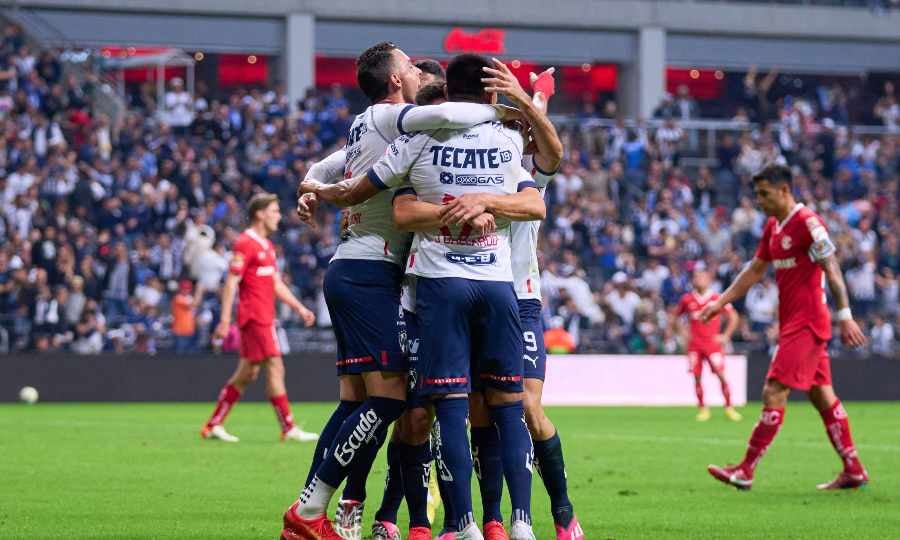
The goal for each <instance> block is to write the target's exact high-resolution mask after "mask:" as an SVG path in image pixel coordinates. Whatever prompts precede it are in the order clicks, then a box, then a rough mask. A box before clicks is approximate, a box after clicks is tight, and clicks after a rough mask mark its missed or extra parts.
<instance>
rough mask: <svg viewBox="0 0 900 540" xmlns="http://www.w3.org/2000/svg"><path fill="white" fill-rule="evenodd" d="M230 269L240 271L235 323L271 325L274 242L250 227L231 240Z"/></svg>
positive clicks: (273, 309) (238, 272)
mask: <svg viewBox="0 0 900 540" xmlns="http://www.w3.org/2000/svg"><path fill="white" fill-rule="evenodd" d="M233 251H234V254H233V256H232V259H231V265H230V271H231V273H233V274H236V275H239V276H240V277H241V281H240V283H239V285H238V300H239V304H238V326H244V325H245V324H246V323H248V322H250V321H252V322H254V323H257V324H262V325H270V324H272V323H273V322H274V320H275V274H276V273H277V267H276V255H275V246H274V245H273V244H272V242H271V240H269V239H268V238H263V237H261V236H260V235H258V234H257V233H255V232H254V231H253V230H252V229H247V230H245V231H244V232H242V233H241V234H240V235H239V236H238V238H237V240H236V241H235V243H234V248H233Z"/></svg>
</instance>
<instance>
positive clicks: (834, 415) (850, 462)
mask: <svg viewBox="0 0 900 540" xmlns="http://www.w3.org/2000/svg"><path fill="white" fill-rule="evenodd" d="M809 401H810V402H811V403H812V404H813V406H814V407H815V408H816V409H817V410H818V411H819V414H820V415H821V416H822V422H824V424H825V432H826V433H827V434H828V439H829V440H830V441H831V446H833V447H834V450H835V452H837V454H838V456H839V457H840V458H841V464H842V465H843V470H842V471H841V472H840V473H839V474H838V475H837V477H836V478H835V479H834V480H832V481H831V482H826V483H824V484H819V485H818V486H816V487H818V488H819V489H848V488H858V487H862V486H864V485H865V484H866V483H868V481H869V475H868V473H867V472H866V469H865V467H863V464H862V462H860V460H859V454H858V453H857V452H856V446H855V445H854V444H853V437H852V436H851V434H850V420H849V418H848V417H847V411H845V410H844V406H843V405H842V404H841V400H840V399H838V397H837V395H836V394H835V393H834V387H833V386H831V385H822V386H813V387H812V388H810V389H809Z"/></svg>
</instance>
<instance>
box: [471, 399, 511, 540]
mask: <svg viewBox="0 0 900 540" xmlns="http://www.w3.org/2000/svg"><path fill="white" fill-rule="evenodd" d="M469 424H470V425H471V432H472V469H473V471H474V472H475V476H476V477H477V478H478V489H479V490H480V491H481V505H482V512H483V514H482V515H483V519H482V530H483V531H484V537H485V540H507V539H508V538H509V537H508V536H507V534H506V529H505V528H504V527H503V514H502V513H501V511H500V501H501V499H502V498H503V461H502V458H501V453H500V435H499V433H497V428H496V427H495V426H494V423H493V422H491V417H490V413H489V412H488V408H487V403H485V398H484V394H483V393H481V392H472V393H471V394H470V395H469Z"/></svg>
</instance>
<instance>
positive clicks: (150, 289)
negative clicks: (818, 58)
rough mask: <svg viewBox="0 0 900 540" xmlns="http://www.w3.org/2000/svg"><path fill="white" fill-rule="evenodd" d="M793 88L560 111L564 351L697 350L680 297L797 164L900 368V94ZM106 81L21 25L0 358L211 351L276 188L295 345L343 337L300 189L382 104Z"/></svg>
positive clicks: (766, 300) (557, 234) (773, 301)
mask: <svg viewBox="0 0 900 540" xmlns="http://www.w3.org/2000/svg"><path fill="white" fill-rule="evenodd" d="M778 76H779V74H778V73H776V72H770V73H766V74H762V73H760V74H757V73H756V72H755V70H753V71H751V72H749V73H747V74H746V77H744V79H743V81H742V85H741V89H742V90H741V93H740V94H739V95H737V96H736V95H734V94H729V95H730V98H729V101H728V103H724V104H723V103H718V104H712V105H710V104H705V105H704V107H706V108H707V109H708V110H709V108H710V107H712V108H713V109H715V110H719V111H724V112H723V113H722V115H723V116H724V118H727V119H730V120H732V122H729V123H728V126H729V127H723V128H721V129H719V130H716V131H712V130H710V129H706V130H705V131H701V130H699V129H697V128H696V127H694V126H693V124H691V123H692V122H695V121H696V120H697V119H698V118H700V117H701V115H702V114H703V111H702V107H701V106H700V105H698V103H697V101H696V100H695V99H694V98H692V96H691V95H690V93H689V91H688V89H687V87H686V86H684V87H679V88H678V91H677V92H676V93H674V94H673V95H666V96H665V98H664V99H663V101H662V102H661V103H660V105H659V107H658V108H657V110H656V113H655V115H654V116H655V118H654V119H648V120H646V121H641V120H639V121H637V122H631V121H626V120H624V119H622V118H619V117H618V116H617V114H616V104H615V102H614V101H611V100H603V101H598V102H596V103H595V102H590V103H585V104H583V106H581V107H580V108H579V109H578V111H577V112H575V113H574V114H568V115H566V116H560V117H558V118H555V120H557V125H558V127H559V130H560V134H561V136H562V139H563V141H564V145H565V149H566V154H565V160H564V163H563V164H562V166H561V169H560V172H559V174H558V175H557V177H556V179H555V180H554V182H553V183H552V184H551V185H550V186H549V188H548V191H547V194H546V199H547V202H548V210H549V211H548V217H547V220H546V222H545V223H544V224H543V225H542V227H541V236H540V257H541V264H542V269H543V278H542V289H543V293H544V315H545V324H546V326H547V328H552V329H553V332H552V333H551V336H553V338H554V339H557V338H558V343H559V347H558V348H559V350H571V349H573V347H574V348H575V349H576V350H578V351H603V352H647V353H658V352H676V351H678V350H680V348H681V347H682V345H683V343H682V342H681V336H679V335H678V334H677V332H675V331H674V330H673V327H672V315H671V313H672V311H671V308H672V306H674V305H675V304H677V302H678V299H679V298H680V296H681V295H682V294H683V293H684V292H686V291H688V290H689V287H690V275H691V272H692V270H694V269H695V268H698V267H701V266H702V267H704V268H707V269H710V270H712V272H713V273H714V275H715V279H716V281H715V285H714V288H715V289H717V290H721V289H723V288H724V287H726V286H727V285H728V284H729V283H730V282H731V280H733V279H734V277H735V276H736V274H737V273H738V272H739V271H740V269H741V267H742V265H743V264H744V262H745V261H747V260H748V259H749V258H750V257H752V256H753V254H754V251H755V249H756V245H757V242H758V239H759V237H760V234H761V231H762V227H763V224H764V221H765V218H764V216H763V215H762V214H761V212H760V211H759V210H758V209H756V208H755V206H754V202H753V196H752V192H751V188H750V176H751V174H752V173H753V172H754V171H756V170H757V169H759V168H761V166H762V165H763V164H765V163H768V162H772V161H781V162H784V163H787V164H789V165H790V166H792V167H793V168H794V170H795V173H796V185H795V191H796V194H797V196H798V198H799V200H801V201H803V202H804V203H805V204H807V205H809V206H811V207H812V208H813V209H814V210H816V211H817V212H819V213H820V214H821V215H822V216H823V218H824V219H825V220H826V222H827V223H828V227H829V230H830V231H831V234H832V236H833V238H834V240H835V242H836V244H837V246H838V253H839V256H840V259H841V264H842V267H843V268H844V270H845V277H846V280H847V283H848V287H849V290H850V296H851V300H852V306H853V310H854V312H855V314H856V315H857V318H858V319H859V320H860V321H861V323H862V325H863V327H864V329H865V331H866V332H867V334H868V335H869V336H870V339H871V342H870V350H871V352H875V353H879V354H894V353H895V351H896V346H897V343H896V338H895V329H896V327H897V322H898V317H900V309H898V306H900V304H898V301H900V300H898V291H900V289H898V287H900V284H898V278H897V273H898V272H900V251H898V242H900V218H898V178H900V128H898V125H900V105H898V97H900V92H898V91H897V90H896V89H895V85H894V82H892V81H886V82H885V83H884V85H883V88H882V89H881V92H880V95H876V96H872V98H871V99H868V98H866V96H860V95H856V94H854V93H853V92H852V91H851V89H846V88H844V87H842V86H840V85H838V84H833V85H821V86H818V87H815V88H812V89H809V90H807V91H805V92H803V93H797V94H791V93H787V92H775V91H772V86H773V82H774V81H775V80H776V78H777V77H778ZM97 84H99V81H97V80H96V79H93V78H91V77H82V78H78V77H74V76H66V75H64V70H63V69H62V66H61V63H60V60H59V58H58V57H57V55H56V54H55V53H53V52H50V51H43V52H35V51H33V50H31V49H30V47H29V45H28V44H27V42H26V40H25V38H24V36H23V35H22V33H21V31H20V30H19V29H18V28H16V27H15V26H10V25H7V26H5V27H4V28H3V40H2V45H0V233H2V234H0V350H2V351H12V350H39V351H44V350H70V351H73V352H75V353H79V354H89V353H96V352H100V351H119V352H121V351H143V352H148V353H154V352H157V351H162V350H179V351H194V350H202V349H208V348H209V347H210V346H211V345H210V339H209V335H210V331H211V328H212V325H214V324H215V322H216V321H217V319H218V310H219V301H218V296H217V293H218V290H219V286H220V283H221V280H222V277H223V275H224V273H225V271H226V269H227V262H228V259H229V248H230V245H231V243H232V242H233V240H234V239H235V238H236V236H237V235H238V234H239V233H240V232H241V230H242V229H243V227H244V222H243V220H244V212H243V203H244V202H245V201H247V200H249V199H250V196H251V195H252V194H253V193H254V192H255V191H257V190H261V189H262V190H266V191H269V192H272V193H277V194H278V195H279V197H280V199H281V201H282V203H283V207H284V216H285V217H284V221H283V223H282V227H281V230H280V231H279V234H278V236H277V238H275V239H273V240H274V242H275V245H276V247H277V250H278V257H279V265H280V267H281V269H282V272H283V274H284V276H285V280H286V282H288V283H289V285H290V286H291V287H293V288H294V289H295V293H296V294H297V295H298V296H299V297H301V298H302V299H303V300H304V302H305V303H306V304H307V305H309V306H311V307H313V308H314V310H315V312H316V314H317V316H318V322H317V324H318V325H319V327H320V329H319V330H318V331H317V330H310V331H305V330H301V329H300V326H301V325H300V324H299V323H298V321H297V320H296V316H295V315H294V314H292V313H291V312H290V311H289V310H286V309H285V310H281V312H280V325H281V328H280V329H279V333H280V336H281V340H282V344H283V346H284V347H285V348H286V349H287V350H289V349H290V347H291V346H293V347H294V348H296V347H297V346H298V344H299V343H301V342H302V343H303V344H308V343H311V342H316V341H317V339H321V340H328V339H330V336H329V334H330V332H328V326H329V324H330V322H329V318H328V314H327V310H326V309H325V304H324V299H323V297H322V292H321V285H322V277H323V273H324V270H325V268H326V266H327V264H328V261H329V259H330V257H331V255H332V254H333V253H334V251H335V247H336V245H337V243H338V233H339V231H338V228H339V211H338V210H337V209H327V210H326V211H323V212H320V215H319V220H320V223H319V226H318V227H317V228H316V229H310V228H308V227H306V226H305V225H303V224H301V223H300V222H299V220H298V219H297V218H296V217H295V215H294V213H293V205H294V193H295V189H296V186H297V183H298V181H299V179H301V178H303V177H304V175H305V174H306V171H307V170H308V168H309V166H310V165H311V164H312V163H314V162H315V161H316V160H317V159H319V158H321V157H322V156H324V155H327V153H329V152H332V151H334V150H335V149H338V148H340V147H341V146H342V145H343V144H344V141H345V134H346V133H347V130H348V127H349V126H350V123H351V122H352V120H353V115H354V114H356V113H357V112H359V110H361V106H362V104H360V103H359V101H358V100H356V99H353V90H352V89H349V88H348V89H346V92H345V89H344V88H342V87H340V86H333V87H330V88H327V89H317V90H310V91H309V93H308V94H307V96H306V98H305V99H304V100H302V101H300V102H299V103H297V104H296V107H293V112H292V107H291V104H290V103H289V102H288V100H287V98H286V97H285V95H284V93H283V92H282V89H281V88H280V87H279V86H278V85H272V86H271V87H254V88H247V89H233V90H231V91H230V92H228V93H226V94H222V95H212V94H211V93H210V92H207V91H206V90H205V89H204V87H203V85H202V84H198V85H197V88H196V91H195V93H194V94H193V95H191V94H190V93H188V91H187V90H186V88H185V84H184V81H182V80H181V79H178V78H173V79H171V80H169V82H168V86H167V91H166V92H165V95H164V99H165V103H164V104H162V106H160V104H159V103H157V96H156V94H154V92H153V91H152V86H151V87H147V86H144V87H139V88H137V89H135V91H133V92H131V94H130V95H129V107H128V110H127V111H126V112H125V114H123V115H121V117H120V118H117V119H116V120H115V121H113V120H111V118H110V117H109V116H108V115H106V114H104V113H102V112H98V111H97V108H96V107H93V106H92V105H93V103H92V96H93V95H94V86H96V85H97ZM220 94H221V93H220ZM864 98H866V99H864ZM858 121H864V122H868V123H870V124H872V125H874V126H877V127H878V128H879V129H877V130H873V131H866V130H858V129H855V128H854V127H853V122H858ZM741 123H744V124H745V125H744V124H741ZM742 125H744V127H741V126H742ZM735 126H737V127H735ZM698 139H702V140H703V141H711V146H709V148H708V149H709V150H710V152H711V153H713V154H714V155H712V156H709V158H710V159H705V160H699V159H696V155H695V153H694V152H693V150H694V149H696V148H697V147H698V145H700V143H699V142H698ZM700 146H702V145H700ZM777 302H778V293H777V289H776V287H775V284H774V280H773V279H771V277H770V278H768V279H767V280H766V281H765V282H763V283H761V284H759V285H757V286H755V287H754V288H753V289H752V290H751V291H750V293H749V294H748V295H747V297H746V298H745V299H744V300H743V301H742V302H741V303H740V304H739V305H737V306H736V307H737V308H738V310H739V312H740V314H741V316H742V319H741V325H740V327H739V330H738V332H737V333H736V335H735V336H734V346H735V347H736V348H737V349H742V348H744V349H749V348H757V349H758V348H766V347H768V346H770V345H769V344H771V343H772V342H773V339H774V338H775V337H776V333H777V320H776V316H777ZM316 332H318V333H316ZM292 336H293V337H292ZM297 336H304V337H303V338H302V339H298V338H297ZM310 336H312V337H310ZM833 346H834V347H839V346H840V345H839V344H838V343H834V344H833Z"/></svg>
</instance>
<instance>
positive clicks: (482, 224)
mask: <svg viewBox="0 0 900 540" xmlns="http://www.w3.org/2000/svg"><path fill="white" fill-rule="evenodd" d="M469 225H471V226H472V230H473V231H474V232H475V234H477V235H478V236H487V235H489V234H493V232H494V231H496V230H497V222H496V221H494V215H493V214H488V213H487V212H485V213H483V214H481V215H480V216H477V217H476V218H475V219H473V220H471V221H469Z"/></svg>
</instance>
